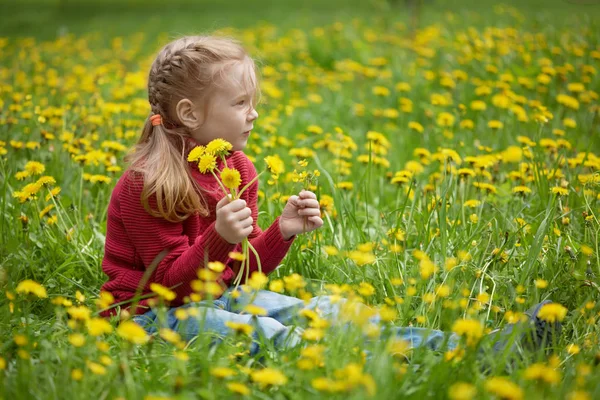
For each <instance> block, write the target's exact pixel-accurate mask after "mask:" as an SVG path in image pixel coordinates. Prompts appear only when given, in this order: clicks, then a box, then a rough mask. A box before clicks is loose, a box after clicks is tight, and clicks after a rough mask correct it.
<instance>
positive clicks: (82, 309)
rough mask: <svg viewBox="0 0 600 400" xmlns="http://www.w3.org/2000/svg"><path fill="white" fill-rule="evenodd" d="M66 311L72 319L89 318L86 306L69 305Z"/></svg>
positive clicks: (81, 319) (89, 311)
mask: <svg viewBox="0 0 600 400" xmlns="http://www.w3.org/2000/svg"><path fill="white" fill-rule="evenodd" d="M67 313H68V314H69V315H70V316H71V318H73V319H76V320H80V321H87V320H88V319H90V314H91V310H90V309H89V308H87V307H86V306H74V307H69V308H68V309H67Z"/></svg>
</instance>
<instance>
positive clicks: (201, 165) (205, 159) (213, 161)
mask: <svg viewBox="0 0 600 400" xmlns="http://www.w3.org/2000/svg"><path fill="white" fill-rule="evenodd" d="M215 168H217V158H216V157H215V156H214V155H213V154H211V153H206V154H203V155H202V156H201V157H200V161H199V162H198V170H200V172H202V173H203V174H206V173H208V172H211V171H213V170H214V169H215Z"/></svg>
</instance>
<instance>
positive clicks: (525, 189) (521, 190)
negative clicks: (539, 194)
mask: <svg viewBox="0 0 600 400" xmlns="http://www.w3.org/2000/svg"><path fill="white" fill-rule="evenodd" d="M512 192H513V193H517V194H528V193H531V189H529V188H528V187H527V186H515V187H514V188H513V189H512Z"/></svg>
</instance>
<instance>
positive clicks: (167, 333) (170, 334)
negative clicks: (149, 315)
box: [159, 328, 181, 344]
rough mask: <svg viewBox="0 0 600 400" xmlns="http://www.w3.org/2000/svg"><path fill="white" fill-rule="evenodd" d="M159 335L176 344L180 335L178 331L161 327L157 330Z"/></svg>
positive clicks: (179, 339) (179, 340)
mask: <svg viewBox="0 0 600 400" xmlns="http://www.w3.org/2000/svg"><path fill="white" fill-rule="evenodd" d="M159 335H160V337H161V338H163V339H164V340H165V341H167V342H169V343H171V344H178V343H179V342H181V336H180V335H179V333H177V332H175V331H174V330H171V329H169V328H161V329H160V331H159Z"/></svg>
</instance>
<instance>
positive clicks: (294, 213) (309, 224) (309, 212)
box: [279, 190, 323, 240]
mask: <svg viewBox="0 0 600 400" xmlns="http://www.w3.org/2000/svg"><path fill="white" fill-rule="evenodd" d="M321 226H323V220H322V219H321V210H320V208H319V201H318V200H317V195H315V194H314V193H313V192H310V191H308V190H303V191H301V192H300V193H299V194H298V196H291V197H290V198H289V199H288V201H287V203H286V205H285V207H284V209H283V212H282V213H281V217H279V229H280V230H281V235H282V236H283V238H284V239H285V240H289V239H290V238H291V237H292V236H294V235H297V234H299V233H305V232H310V231H314V230H315V229H318V228H320V227H321Z"/></svg>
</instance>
